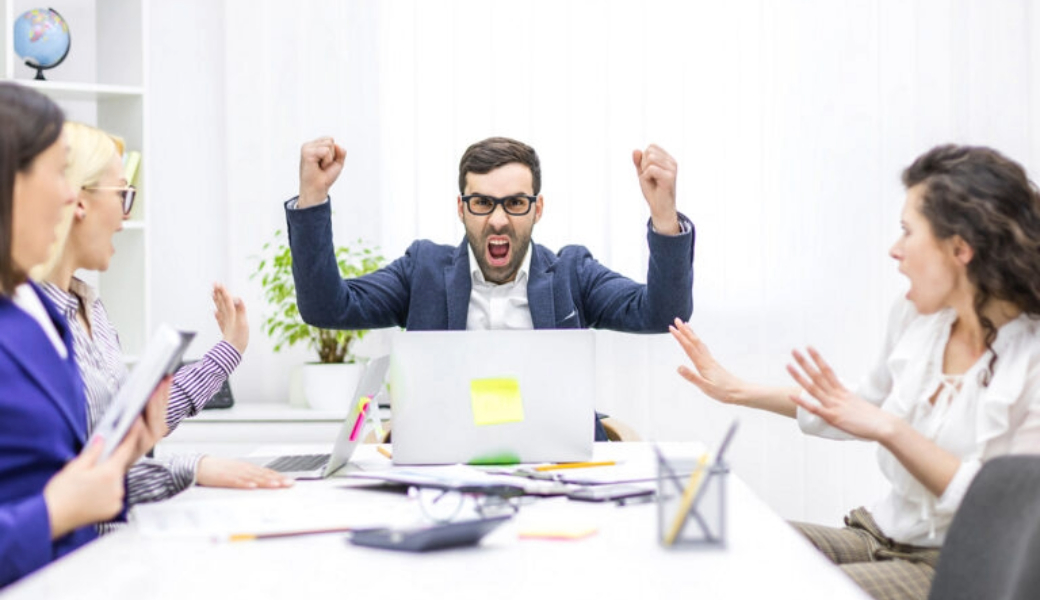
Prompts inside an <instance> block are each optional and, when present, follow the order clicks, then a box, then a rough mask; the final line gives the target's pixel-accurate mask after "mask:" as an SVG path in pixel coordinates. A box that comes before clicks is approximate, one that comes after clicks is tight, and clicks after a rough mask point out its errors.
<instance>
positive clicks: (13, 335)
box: [0, 285, 87, 443]
mask: <svg viewBox="0 0 1040 600" xmlns="http://www.w3.org/2000/svg"><path fill="white" fill-rule="evenodd" d="M33 289H34V291H35V292H36V294H37V295H38V296H39V297H40V299H41V301H42V302H43V305H44V307H45V308H46V309H47V315H48V316H49V317H50V319H51V322H53V323H54V326H55V328H56V329H57V330H58V334H59V335H60V336H61V337H62V341H63V342H64V343H65V347H66V348H68V349H69V357H68V360H67V361H66V360H62V358H61V356H59V355H58V353H57V351H56V350H55V349H54V346H53V344H52V343H51V340H50V338H49V337H47V334H46V333H45V332H44V331H43V329H42V328H41V327H40V324H39V323H37V322H36V321H35V320H34V319H33V318H32V317H31V316H29V315H28V314H26V313H25V311H23V310H22V309H20V308H18V307H17V306H15V304H14V302H12V301H11V299H10V298H7V297H4V296H0V329H3V330H4V334H5V335H3V336H0V346H2V347H3V349H4V350H5V351H6V353H7V354H8V356H10V357H11V359H12V360H14V362H16V363H18V364H19V365H20V366H21V367H22V370H23V371H24V372H25V373H26V375H28V376H29V378H31V379H32V380H33V381H34V382H36V385H37V386H39V388H40V389H42V390H43V391H44V392H46V395H47V397H48V398H49V399H50V400H51V402H52V403H53V404H54V406H55V407H56V408H57V409H58V412H60V413H61V414H62V416H63V417H64V418H65V420H66V421H68V423H69V425H70V426H71V427H72V430H73V431H74V432H76V437H77V438H78V439H79V441H80V442H81V443H85V442H86V437H87V431H86V426H87V425H86V401H85V400H84V399H83V390H82V383H81V380H80V379H79V377H78V376H76V377H73V376H70V375H71V373H70V371H75V368H76V367H75V362H74V361H75V357H74V356H73V354H72V334H71V332H70V331H69V328H68V324H67V323H66V322H65V319H64V318H63V317H61V316H60V315H59V314H58V313H57V311H56V310H55V309H54V307H53V306H51V304H50V302H49V301H48V300H47V299H46V298H44V296H43V293H42V292H41V291H40V289H39V288H37V287H36V286H35V285H33ZM77 385H79V386H81V388H80V389H76V388H75V386H77Z"/></svg>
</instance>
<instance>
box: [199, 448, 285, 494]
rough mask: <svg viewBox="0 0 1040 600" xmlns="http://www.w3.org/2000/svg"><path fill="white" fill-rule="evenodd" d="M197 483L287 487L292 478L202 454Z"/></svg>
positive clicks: (242, 486) (236, 461)
mask: <svg viewBox="0 0 1040 600" xmlns="http://www.w3.org/2000/svg"><path fill="white" fill-rule="evenodd" d="M195 480H196V482H197V483H198V484H199V485H204V486H207V487H222V488H241V489H257V488H275V489H276V488H287V487H291V486H292V484H293V480H292V479H289V478H288V477H286V476H284V475H282V474H281V473H279V472H277V471H272V470H271V469H267V468H264V467H261V466H260V465H254V464H252V463H247V462H244V461H241V460H232V459H228V458H217V457H215V456H203V457H202V460H200V461H199V470H198V473H197V474H196V477H195Z"/></svg>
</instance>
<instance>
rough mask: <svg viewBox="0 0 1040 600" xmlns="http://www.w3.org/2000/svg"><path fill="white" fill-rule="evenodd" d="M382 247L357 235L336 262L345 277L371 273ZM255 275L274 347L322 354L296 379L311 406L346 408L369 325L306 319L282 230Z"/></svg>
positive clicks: (338, 250) (266, 249)
mask: <svg viewBox="0 0 1040 600" xmlns="http://www.w3.org/2000/svg"><path fill="white" fill-rule="evenodd" d="M384 260H385V259H384V258H383V257H382V256H381V255H380V254H379V252H378V249H376V248H375V247H373V246H370V245H368V244H366V243H365V242H364V241H363V240H360V239H359V240H357V242H356V243H355V244H354V245H353V246H338V247H337V248H336V262H337V263H338V264H339V271H340V275H342V276H343V277H344V278H351V277H358V276H360V275H364V274H366V273H371V272H373V271H376V270H378V269H379V268H380V267H382V266H383V262H384ZM250 278H251V279H256V278H259V279H260V287H261V288H262V290H263V298H264V300H265V301H266V302H267V305H268V310H270V313H269V314H268V316H267V317H266V318H265V319H264V320H263V329H264V332H265V333H266V334H267V335H268V337H270V338H271V339H272V340H274V351H275V352H278V351H280V350H282V349H283V348H291V347H292V346H295V345H296V344H300V343H303V344H305V345H306V346H307V347H309V348H311V349H313V350H314V351H315V352H317V354H318V362H315V363H307V364H305V365H303V367H302V368H301V370H300V372H299V375H298V380H299V386H300V388H301V389H302V396H303V398H304V399H305V400H306V402H307V404H309V405H310V406H311V407H312V408H316V409H322V410H343V409H346V408H347V406H348V404H349V401H350V398H349V397H348V394H349V390H353V389H354V388H355V387H356V386H357V383H358V379H360V377H361V371H362V365H360V364H357V362H356V360H355V357H354V355H353V354H351V347H352V346H353V344H354V343H355V342H356V341H358V340H360V339H361V338H362V337H364V335H365V333H366V331H365V330H345V329H322V328H319V327H313V326H311V325H308V324H306V323H304V322H303V319H302V318H301V317H300V310H299V308H297V306H296V282H295V281H294V280H293V274H292V252H291V251H290V250H289V244H288V242H287V240H286V239H285V236H284V235H283V233H282V232H281V231H276V232H275V239H274V240H272V241H270V242H267V243H265V244H264V246H263V256H262V257H261V258H260V262H259V264H258V265H257V267H256V271H255V272H254V273H253V274H252V275H251V276H250Z"/></svg>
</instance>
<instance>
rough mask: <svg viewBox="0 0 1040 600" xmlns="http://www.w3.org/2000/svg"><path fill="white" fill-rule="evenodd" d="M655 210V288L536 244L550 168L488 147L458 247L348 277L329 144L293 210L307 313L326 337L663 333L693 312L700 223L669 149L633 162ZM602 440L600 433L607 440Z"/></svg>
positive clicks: (310, 154)
mask: <svg viewBox="0 0 1040 600" xmlns="http://www.w3.org/2000/svg"><path fill="white" fill-rule="evenodd" d="M632 158H633V162H634V164H635V167H636V171H637V174H638V177H639V184H640V188H641V189H642V192H643V196H644V197H645V198H646V202H647V205H648V206H649V208H650V223H649V224H648V227H647V229H648V231H647V240H648V243H649V246H650V261H649V269H648V271H647V277H646V280H647V283H646V284H645V285H644V284H639V283H636V282H634V281H632V280H631V279H628V278H627V277H624V276H622V275H620V274H618V273H615V272H613V271H611V270H610V269H608V268H606V267H604V266H603V265H601V264H600V263H599V262H597V261H596V260H595V259H594V258H593V257H592V255H591V254H590V253H589V251H588V250H587V249H586V248H584V247H582V246H567V247H565V248H563V249H562V250H561V251H560V252H559V253H554V252H552V251H551V250H549V249H548V248H545V247H544V246H539V245H537V244H533V243H531V232H532V230H533V229H534V225H535V223H537V222H538V221H539V220H540V219H541V217H542V210H543V205H544V198H543V197H542V195H541V193H540V192H541V166H540V163H539V160H538V155H537V154H536V153H535V151H534V149H533V148H531V147H530V146H528V145H526V144H524V143H522V142H518V141H516V140H512V139H508V138H489V139H486V140H483V141H481V142H477V143H475V144H473V145H472V146H470V147H469V148H468V149H467V150H466V152H465V153H464V154H463V156H462V159H461V161H460V163H459V192H460V194H459V196H458V197H457V198H456V210H457V211H458V216H459V219H460V220H461V221H462V223H463V224H464V225H465V228H466V239H464V240H463V241H462V243H461V244H459V245H458V246H456V247H452V246H447V245H440V244H435V243H433V242H431V241H428V240H419V241H416V242H414V243H413V244H412V245H411V247H409V249H408V251H407V252H405V255H404V256H402V257H401V258H399V259H397V260H395V261H394V262H393V263H391V264H390V265H389V266H387V267H385V268H383V269H381V270H379V271H377V272H375V273H371V274H369V275H365V276H363V277H358V278H354V279H342V278H341V277H340V273H339V268H338V266H337V264H336V257H335V251H334V245H333V241H332V224H331V219H330V215H331V208H330V204H331V202H330V200H329V188H330V187H331V186H332V184H333V183H334V182H335V181H336V179H337V178H338V177H339V174H340V172H341V171H342V169H343V165H344V162H345V160H346V151H345V150H344V149H343V148H342V147H340V146H339V145H337V144H336V143H335V141H334V140H333V139H332V138H329V137H326V138H320V139H317V140H314V141H311V142H308V143H306V144H304V145H303V147H302V148H301V151H300V194H299V196H298V197H296V198H293V199H291V200H289V201H288V202H286V220H287V222H288V228H289V245H290V248H291V249H292V255H293V276H294V279H295V282H296V299H297V305H298V307H299V309H300V314H301V316H302V317H303V319H304V321H306V322H307V323H309V324H311V325H314V326H317V327H324V328H340V329H367V328H377V327H390V326H399V327H405V328H407V329H410V330H431V329H433V330H437V329H531V328H535V329H567V328H586V327H595V328H604V329H613V330H617V331H628V332H640V333H664V332H666V331H668V325H669V324H671V323H672V321H673V320H674V319H675V318H676V317H679V318H681V319H683V320H687V319H689V317H690V314H691V313H692V312H693V246H694V228H693V224H692V223H691V222H690V221H689V219H687V218H686V217H685V216H683V215H681V214H680V213H678V212H677V210H676V207H675V178H676V171H677V168H676V163H675V160H674V159H673V158H672V157H671V156H669V155H668V153H667V152H665V151H664V150H663V149H661V148H659V147H658V146H654V145H651V146H650V147H648V148H647V149H646V150H644V151H639V150H636V151H634V152H633V154H632ZM601 436H602V432H601V430H600V429H599V428H598V427H597V438H600V437H601Z"/></svg>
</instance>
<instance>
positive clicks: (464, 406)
mask: <svg viewBox="0 0 1040 600" xmlns="http://www.w3.org/2000/svg"><path fill="white" fill-rule="evenodd" d="M594 373H595V340H594V338H593V332H591V331H588V330H541V331H436V332H434V331H423V332H400V333H398V334H396V335H395V337H394V338H393V341H392V350H391V360H390V397H391V411H392V414H393V449H394V450H393V452H394V462H395V463H396V464H453V463H474V464H504V463H516V462H566V461H583V460H588V459H589V458H591V456H592V443H593V438H594V435H595V426H594V404H595V402H594V395H595V381H594Z"/></svg>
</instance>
